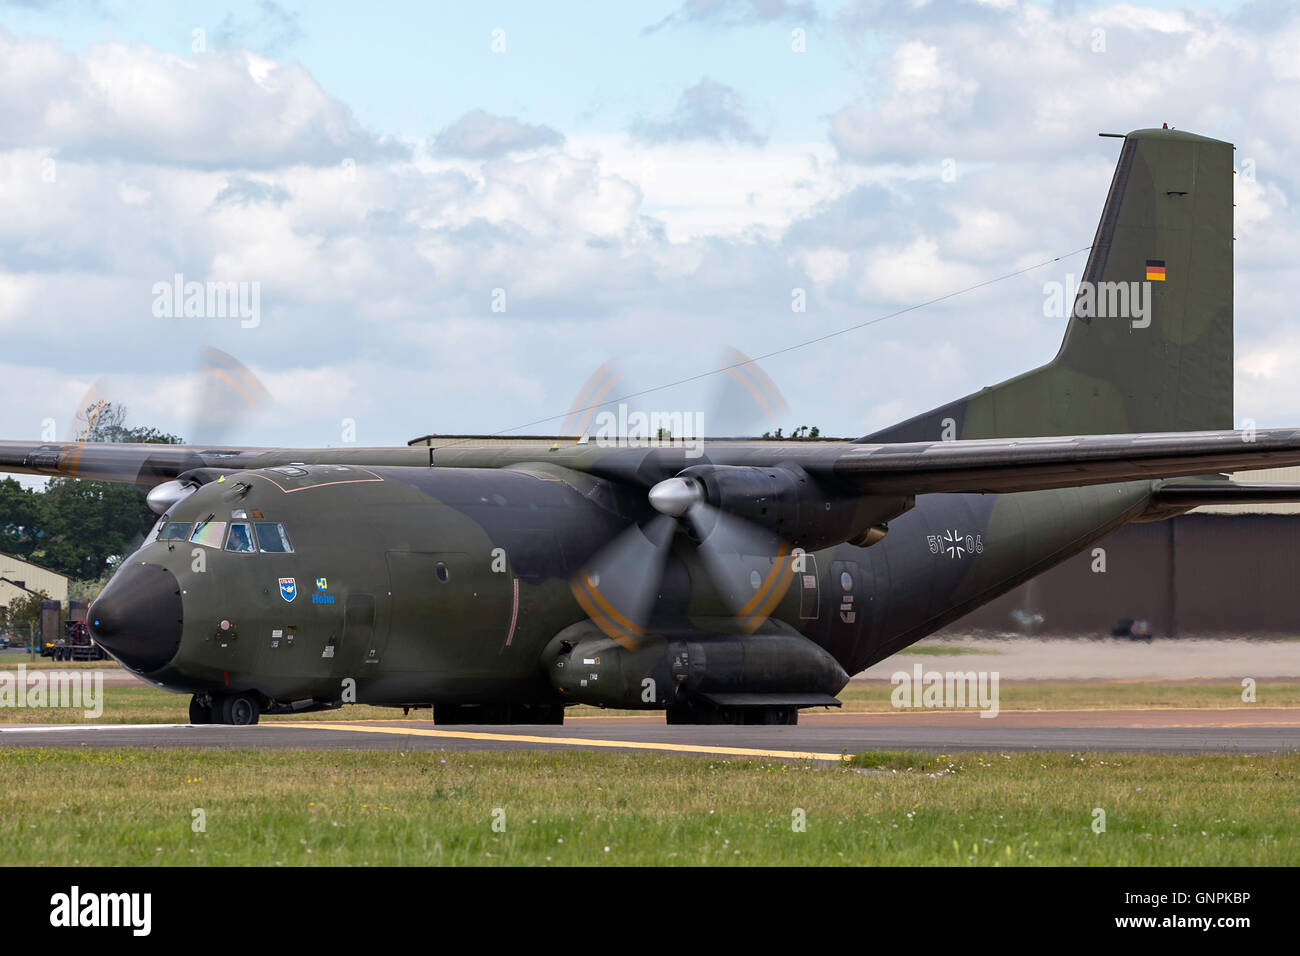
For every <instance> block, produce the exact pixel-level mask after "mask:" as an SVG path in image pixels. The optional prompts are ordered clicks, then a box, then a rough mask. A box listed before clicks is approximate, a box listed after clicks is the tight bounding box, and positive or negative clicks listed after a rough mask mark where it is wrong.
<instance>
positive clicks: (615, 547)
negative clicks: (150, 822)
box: [0, 129, 1300, 724]
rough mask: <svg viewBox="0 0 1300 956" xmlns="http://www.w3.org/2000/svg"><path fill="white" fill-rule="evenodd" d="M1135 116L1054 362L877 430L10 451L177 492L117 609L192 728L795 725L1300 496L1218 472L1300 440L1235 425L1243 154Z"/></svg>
mask: <svg viewBox="0 0 1300 956" xmlns="http://www.w3.org/2000/svg"><path fill="white" fill-rule="evenodd" d="M1123 139H1124V142H1123V147H1122V150H1121V153H1120V157H1119V162H1118V165H1117V168H1116V170H1115V174H1114V178H1113V180H1112V182H1111V187H1110V192H1109V195H1108V197H1107V199H1106V203H1105V206H1104V208H1103V210H1102V216H1101V222H1100V225H1099V226H1098V228H1097V232H1096V236H1095V239H1094V242H1093V245H1092V250H1091V255H1090V258H1089V260H1088V264H1087V267H1086V271H1085V275H1084V281H1083V283H1082V284H1081V287H1080V290H1079V294H1078V297H1077V298H1076V299H1075V303H1074V307H1073V310H1072V313H1071V316H1070V319H1069V322H1068V325H1067V328H1066V330H1065V339H1064V342H1063V344H1062V346H1061V349H1060V352H1059V353H1058V354H1057V356H1056V357H1055V359H1053V360H1052V361H1051V362H1049V363H1048V364H1047V365H1044V366H1042V367H1041V368H1038V369H1036V370H1034V371H1031V372H1028V373H1026V374H1024V375H1020V376H1018V377H1016V378H1013V379H1010V380H1009V381H1006V382H1003V383H1001V384H999V385H995V386H993V387H990V388H985V389H983V390H982V391H980V392H977V393H975V394H974V395H970V396H968V397H966V398H964V399H961V400H959V401H956V402H953V403H951V404H948V405H944V406H942V407H940V408H937V409H935V410H933V411H931V412H927V413H925V414H923V415H919V416H917V417H915V418H912V419H910V420H908V421H905V422H903V423H901V424H899V425H896V426H893V427H891V428H887V429H885V430H883V431H880V432H877V433H876V434H873V435H868V436H866V437H865V438H861V439H859V440H857V441H854V442H837V443H811V442H793V443H791V442H787V443H772V442H768V443H723V442H710V443H707V444H706V445H704V446H703V449H702V454H697V455H695V456H694V457H691V453H690V450H689V449H687V448H686V447H684V446H683V445H682V444H680V443H678V444H675V443H673V442H672V441H668V442H664V443H660V444H657V445H655V446H653V447H627V446H619V447H602V446H601V443H600V442H594V441H576V440H575V441H564V442H556V443H554V444H552V445H549V446H547V445H540V446H539V445H536V444H532V445H524V444H518V445H492V446H486V447H471V446H470V445H468V444H465V445H453V446H450V447H445V446H444V447H437V448H428V447H401V448H378V449H354V448H348V449H338V448H325V449H303V448H297V449H255V448H242V447H226V446H219V447H204V446H170V445H112V444H93V443H85V442H82V443H76V442H69V443H47V444H39V443H24V442H3V443H0V471H11V472H19V473H24V474H32V475H66V476H74V477H82V478H90V479H100V480H109V481H123V482H135V483H137V484H140V485H144V486H151V487H152V490H151V491H150V493H149V501H150V504H151V506H152V507H153V509H154V510H155V511H156V512H157V513H158V514H159V515H160V516H161V517H160V519H159V521H158V523H157V525H156V527H155V528H154V529H153V532H152V533H151V534H150V536H149V537H148V538H147V539H146V542H145V544H144V545H143V546H142V547H141V548H140V549H139V551H137V552H136V553H135V554H133V555H132V556H131V557H130V558H129V559H127V560H125V561H124V562H123V564H122V567H121V568H120V569H119V570H118V572H117V573H116V575H114V577H113V579H112V580H111V581H110V582H109V584H108V586H107V587H106V588H105V589H104V592H103V593H102V594H101V595H100V597H99V599H98V600H97V601H96V602H95V603H94V604H93V605H92V607H91V608H90V612H89V619H90V627H91V630H92V633H93V635H94V637H95V640H96V641H97V642H98V643H99V644H101V645H102V646H103V647H104V648H105V650H107V651H108V652H109V653H110V654H112V655H113V656H114V657H115V658H117V659H118V660H119V661H120V662H121V663H122V665H123V666H125V667H127V668H128V669H130V670H132V671H134V672H135V673H137V674H139V675H140V676H141V677H143V678H144V679H146V680H148V681H150V682H152V683H154V684H156V685H158V686H160V687H164V688H167V689H169V690H172V691H176V692H183V693H189V694H192V695H193V697H192V701H191V704H190V719H191V721H192V722H194V723H209V722H222V723H234V724H248V723H255V722H256V721H257V719H258V716H259V714H261V713H293V712H301V711H306V710H313V709H322V708H329V707H336V706H339V705H340V704H341V703H346V702H354V701H355V702H363V703H372V704H383V705H395V706H402V707H425V706H432V708H433V716H434V719H435V721H437V722H440V723H467V722H473V723H559V722H561V721H562V720H563V713H564V708H565V706H566V705H569V704H578V703H585V704H594V705H598V706H605V707H621V708H642V709H659V710H665V711H666V712H667V719H668V720H669V721H670V722H674V723H712V722H731V723H792V722H794V720H795V719H796V716H797V710H798V708H801V707H808V706H818V705H833V704H836V703H838V702H837V701H836V699H835V694H837V693H838V692H839V691H840V690H841V688H842V687H843V686H844V684H845V683H846V681H847V680H848V678H849V675H851V674H853V673H856V672H858V671H860V670H862V669H863V668H866V667H867V666H869V665H871V664H873V663H875V662H876V661H879V660H881V659H882V658H885V657H887V656H889V655H890V654H893V653H894V652H895V651H898V650H899V649H901V648H903V647H906V646H907V645H908V644H911V643H913V642H914V641H916V640H918V639H920V638H922V637H924V636H925V635H927V634H929V633H931V632H933V631H935V630H936V629H938V628H939V627H941V626H943V625H944V624H947V623H949V622H950V621H953V620H955V619H956V618H958V617H960V616H961V615H962V614H964V613H966V612H967V611H970V610H971V609H973V608H975V607H977V606H979V605H980V604H982V603H984V602H987V601H989V600H991V599H993V598H995V597H997V596H998V595H1000V594H1002V593H1004V592H1006V591H1007V590H1009V589H1010V588H1013V587H1015V586H1016V585H1018V584H1020V583H1021V582H1023V581H1025V580H1027V579H1028V578H1030V577H1032V576H1034V575H1036V574H1038V573H1040V572H1042V571H1044V570H1046V569H1047V568H1050V567H1051V566H1053V565H1054V564H1057V563H1059V562H1061V561H1063V560H1064V559H1066V558H1068V557H1069V556H1070V555H1072V554H1075V553H1077V552H1079V551H1080V550H1082V549H1084V548H1086V547H1088V546H1089V545H1090V544H1091V543H1092V542H1094V541H1095V540H1097V539H1098V538H1100V537H1102V536H1103V535H1105V534H1107V533H1108V532H1110V531H1113V530H1114V529H1116V528H1118V527H1119V526H1121V525H1123V524H1124V523H1126V522H1130V521H1150V520H1154V519H1159V518H1166V517H1170V516H1172V515H1176V514H1180V513H1182V512H1184V511H1186V510H1188V509H1189V508H1192V507H1195V506H1196V505H1199V504H1206V503H1218V502H1241V501H1282V500H1298V499H1300V485H1277V484H1274V485H1265V484H1243V483H1235V482H1233V481H1231V480H1229V479H1228V478H1227V477H1225V476H1224V475H1223V474H1220V472H1224V471H1236V470H1240V469H1245V468H1262V467H1271V466H1278V465H1295V464H1300V431H1298V430H1293V429H1273V430H1260V431H1252V430H1247V431H1235V430H1233V419H1232V412H1233V407H1232V402H1233V339H1232V322H1233V311H1232V282H1233V275H1232V255H1233V254H1232V242H1233V238H1232V227H1233V201H1232V200H1233V178H1232V177H1233V165H1232V149H1233V148H1232V146H1231V145H1230V144H1228V143H1225V142H1220V141H1217V140H1213V139H1208V138H1205V137H1202V136H1196V135H1192V134H1189V133H1186V132H1181V131H1175V130H1169V129H1144V130H1138V131H1135V132H1132V133H1129V134H1128V135H1127V136H1125V137H1123ZM1125 292H1131V293H1132V296H1133V298H1132V301H1131V302H1130V303H1129V306H1130V307H1129V308H1128V309H1127V311H1126V310H1125V309H1124V308H1122V306H1123V300H1124V296H1123V295H1122V293H1125ZM1141 296H1146V299H1145V302H1146V305H1145V306H1141V307H1138V306H1139V305H1140V303H1141V301H1142V299H1141V298H1140V297H1141ZM1105 300H1109V301H1110V303H1111V305H1112V306H1115V305H1116V304H1118V305H1119V306H1121V308H1118V309H1114V308H1112V310H1111V311H1110V312H1109V313H1107V310H1106V309H1104V308H1098V306H1099V305H1100V304H1101V303H1103V302H1104V301H1105ZM1117 313H1118V314H1117ZM868 374H869V373H868V372H867V370H866V369H864V373H863V378H864V388H865V387H867V384H866V383H867V379H868ZM1188 476H1190V477H1188Z"/></svg>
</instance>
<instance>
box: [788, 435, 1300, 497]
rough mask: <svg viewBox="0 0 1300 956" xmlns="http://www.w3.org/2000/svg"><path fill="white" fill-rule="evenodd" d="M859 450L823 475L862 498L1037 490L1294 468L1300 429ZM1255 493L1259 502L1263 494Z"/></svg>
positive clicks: (1299, 455) (1261, 490) (884, 446)
mask: <svg viewBox="0 0 1300 956" xmlns="http://www.w3.org/2000/svg"><path fill="white" fill-rule="evenodd" d="M857 449H858V450H849V451H846V452H844V453H843V454H841V455H839V456H838V457H837V458H836V459H835V461H834V462H833V463H832V464H831V466H830V469H829V476H830V477H833V478H834V479H835V480H837V481H838V482H840V483H842V484H844V485H846V486H849V487H852V488H855V489H860V490H862V491H864V492H865V491H868V490H870V491H872V492H881V493H907V494H923V493H927V492H1011V491H1035V490H1039V489H1044V488H1065V487H1070V486H1074V485H1094V484H1106V483H1110V482H1122V481H1138V480H1143V479H1159V478H1170V477H1176V476H1186V475H1203V474H1211V473H1218V472H1232V471H1245V470H1249V469H1255V468H1277V467H1286V466H1291V465H1300V430H1297V429H1292V428H1278V429H1268V430H1261V431H1253V432H1247V431H1216V432H1166V433H1160V434H1137V435H1086V436H1078V437H1065V438H1023V439H1014V438H1012V439H983V440H978V441H950V442H933V443H908V444H880V445H874V444H873V445H866V444H864V445H858V446H857ZM808 470H809V471H810V472H814V473H815V472H816V471H819V470H822V469H815V468H810V469H808ZM1255 487H1256V494H1257V495H1260V496H1263V495H1264V494H1265V492H1266V491H1267V488H1262V487H1261V486H1255ZM1296 490H1297V489H1295V488H1293V489H1292V492H1291V493H1294V492H1295V491H1296ZM1275 493H1276V490H1275ZM1220 494H1221V495H1222V496H1223V497H1226V496H1227V494H1226V492H1221V493H1220ZM1188 496H1189V498H1190V491H1189V493H1188Z"/></svg>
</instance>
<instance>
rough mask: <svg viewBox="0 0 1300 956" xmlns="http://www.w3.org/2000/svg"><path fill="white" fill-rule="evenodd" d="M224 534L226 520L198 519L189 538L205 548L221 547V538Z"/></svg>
mask: <svg viewBox="0 0 1300 956" xmlns="http://www.w3.org/2000/svg"><path fill="white" fill-rule="evenodd" d="M225 536H226V522H224V521H200V522H199V523H198V524H196V525H195V526H194V533H193V534H191V535H190V540H191V541H193V542H194V543H195V544H201V545H203V546H204V547H205V548H219V547H221V540H222V538H224V537H225Z"/></svg>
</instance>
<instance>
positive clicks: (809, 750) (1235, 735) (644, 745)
mask: <svg viewBox="0 0 1300 956" xmlns="http://www.w3.org/2000/svg"><path fill="white" fill-rule="evenodd" d="M4 746H10V747H17V746H25V747H145V748H150V747H194V748H243V747H251V748H263V747H275V748H303V749H350V750H554V749H562V748H564V749H569V748H577V749H588V750H621V751H649V752H655V751H658V752H670V753H687V754H698V755H705V756H734V757H765V758H780V759H805V760H838V759H840V758H841V756H842V755H843V754H844V753H849V754H853V753H858V752H861V751H864V750H919V751H929V752H934V753H950V752H955V751H962V750H980V751H1008V752H1010V751H1034V750H1043V751H1063V752H1071V753H1078V752H1082V751H1128V752H1151V753H1187V754H1203V753H1277V752H1285V751H1297V750H1300V710H1297V709H1294V708H1277V707H1273V708H1261V707H1252V706H1243V707H1233V708H1205V709H1168V708H1155V709H1129V710H1074V711H1069V710H1048V711H1041V710H1040V711H1006V710H1004V711H1002V712H1001V713H1000V714H998V716H996V717H994V718H991V719H990V718H983V717H980V716H979V714H978V713H977V712H969V711H967V712H952V711H948V712H930V713H905V714H899V713H887V714H835V713H812V714H805V715H803V716H801V718H800V722H799V724H798V725H797V726H794V727H783V726H772V727H767V726H753V727H749V726H742V727H733V726H716V727H715V726H700V727H683V726H671V727H670V726H668V725H666V724H665V723H664V722H663V717H662V716H647V717H640V716H636V717H601V716H597V717H579V718H571V719H569V720H568V721H566V722H565V724H564V725H563V726H559V727H557V726H517V725H516V726H486V725H485V726H435V725H434V724H433V722H432V721H430V720H384V721H336V720H330V721H324V720H319V721H306V720H299V721H286V720H279V719H268V720H265V721H263V722H262V723H261V724H259V725H257V726H254V727H229V726H189V725H186V724H118V725H94V724H79V725H45V726H33V725H26V726H11V727H0V747H4Z"/></svg>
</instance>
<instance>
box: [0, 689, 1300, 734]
mask: <svg viewBox="0 0 1300 956" xmlns="http://www.w3.org/2000/svg"><path fill="white" fill-rule="evenodd" d="M891 690H892V687H891V686H890V684H889V682H888V681H853V682H852V683H851V684H849V685H848V687H846V688H845V689H844V690H843V691H842V692H841V694H840V699H841V700H843V701H844V708H843V710H844V711H845V712H872V713H887V712H889V711H892V710H893V709H894V708H893V706H892V705H891V703H890V699H889V694H890V691H891ZM1000 699H1001V709H1002V710H1003V711H1008V710H1076V709H1083V710H1094V709H1113V708H1123V707H1246V706H1250V705H1248V704H1244V703H1243V702H1242V700H1241V686H1240V685H1239V684H1237V683H1236V682H1234V681H1218V680H1213V681H1211V680H1192V681H1153V682H1144V681H1003V682H1002V684H1001V687H1000ZM1255 706H1259V707H1294V706H1300V683H1297V682H1295V681H1285V680H1280V681H1267V680H1264V681H1260V682H1259V684H1258V687H1257V694H1256V703H1255ZM566 713H567V715H568V716H570V717H583V716H594V715H599V714H605V715H617V714H632V713H637V711H616V710H606V711H602V710H599V709H597V708H594V707H573V708H570V709H569V710H568V711H567V712H566ZM640 713H644V711H641V712H640ZM401 716H402V712H401V711H400V710H398V709H395V708H391V707H368V706H364V705H356V706H348V707H344V708H342V709H341V710H330V711H321V712H319V713H315V714H300V715H295V716H292V717H263V718H262V719H263V720H267V721H273V720H313V719H316V720H391V719H393V718H397V717H401ZM411 716H413V717H415V718H430V717H431V716H432V714H431V712H430V711H429V710H427V709H426V710H416V711H412V713H411ZM188 719H189V698H188V697H186V696H182V695H179V694H169V693H167V692H166V691H161V690H156V689H154V688H151V687H145V686H142V685H141V686H113V685H105V687H104V689H103V714H102V716H100V717H99V718H98V720H97V721H96V722H98V723H109V724H138V723H184V722H186V721H187V720H188ZM86 721H87V718H86V717H85V715H84V712H83V711H82V710H76V709H71V708H67V709H64V708H16V707H0V725H3V724H52V723H85V722H86Z"/></svg>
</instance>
